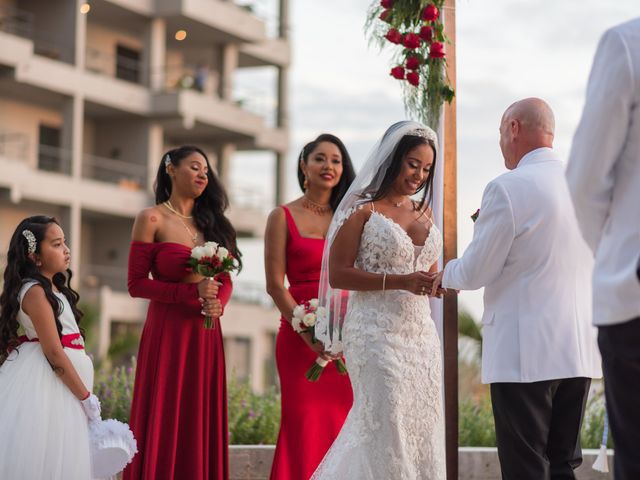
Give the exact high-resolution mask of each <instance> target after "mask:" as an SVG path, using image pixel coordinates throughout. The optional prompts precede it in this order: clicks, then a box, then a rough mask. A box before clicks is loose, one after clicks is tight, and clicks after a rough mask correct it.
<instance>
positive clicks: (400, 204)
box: [389, 197, 407, 208]
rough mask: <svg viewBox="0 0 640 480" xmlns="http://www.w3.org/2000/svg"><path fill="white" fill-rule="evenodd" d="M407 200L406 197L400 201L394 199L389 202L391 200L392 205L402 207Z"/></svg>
mask: <svg viewBox="0 0 640 480" xmlns="http://www.w3.org/2000/svg"><path fill="white" fill-rule="evenodd" d="M406 201H407V198H406V197H405V198H403V199H402V200H400V201H399V202H394V201H393V200H389V202H391V205H393V206H394V207H396V208H400V207H401V206H402V205H404V203H405V202H406Z"/></svg>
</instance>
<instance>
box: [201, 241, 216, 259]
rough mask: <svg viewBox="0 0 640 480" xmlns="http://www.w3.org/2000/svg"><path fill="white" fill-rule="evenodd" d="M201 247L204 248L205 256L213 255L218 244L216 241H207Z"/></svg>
mask: <svg viewBox="0 0 640 480" xmlns="http://www.w3.org/2000/svg"><path fill="white" fill-rule="evenodd" d="M202 248H204V251H205V256H207V257H213V256H214V255H215V254H216V252H217V250H218V244H217V243H216V242H207V243H205V244H204V246H203V247H202Z"/></svg>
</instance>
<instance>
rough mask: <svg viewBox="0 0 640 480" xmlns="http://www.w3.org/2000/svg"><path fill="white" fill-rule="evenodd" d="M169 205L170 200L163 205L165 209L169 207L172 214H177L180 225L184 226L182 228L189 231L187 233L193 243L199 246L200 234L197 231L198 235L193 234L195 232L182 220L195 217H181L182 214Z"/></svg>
mask: <svg viewBox="0 0 640 480" xmlns="http://www.w3.org/2000/svg"><path fill="white" fill-rule="evenodd" d="M167 203H169V201H168V200H167V201H166V202H164V203H163V205H164V206H165V207H167V208H168V209H169V211H170V212H171V213H175V214H176V215H177V216H178V220H180V223H181V224H182V226H183V227H184V229H185V230H186V231H187V233H188V234H189V237H190V238H191V242H192V243H193V244H194V245H197V244H198V232H197V231H196V233H193V232H192V231H191V229H190V228H189V227H188V226H187V224H186V223H184V220H182V218H193V217H192V216H191V217H187V216H185V215H180V214H179V213H178V212H176V211H175V210H174V209H173V208H172V207H170V206H169V205H171V203H169V205H167ZM180 217H182V218H180Z"/></svg>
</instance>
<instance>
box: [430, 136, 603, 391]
mask: <svg viewBox="0 0 640 480" xmlns="http://www.w3.org/2000/svg"><path fill="white" fill-rule="evenodd" d="M592 267H593V259H592V256H591V254H590V252H589V249H588V247H587V245H586V243H585V242H584V240H583V239H582V236H581V234H580V230H579V228H578V224H577V221H576V218H575V214H574V212H573V205H572V203H571V198H570V196H569V191H568V189H567V184H566V180H565V177H564V166H563V164H562V162H560V160H558V158H557V157H556V156H555V154H554V152H553V150H551V149H550V148H539V149H536V150H533V151H532V152H529V153H528V154H527V155H525V156H524V157H523V158H522V159H521V160H520V163H519V164H518V167H517V168H516V169H515V170H512V171H510V172H507V173H505V174H503V175H501V176H499V177H498V178H496V179H495V180H493V181H491V182H490V183H489V184H488V185H487V188H486V189H485V191H484V194H483V197H482V204H481V206H480V215H479V217H478V219H477V221H476V223H475V225H474V230H473V240H472V241H471V244H470V245H469V247H468V248H467V250H466V251H465V252H464V255H463V256H462V257H461V258H459V259H457V260H451V261H450V262H449V263H448V264H447V265H446V267H445V269H444V277H443V283H442V284H443V286H444V287H447V288H456V289H459V290H475V289H478V288H481V287H485V290H484V314H483V316H482V324H483V328H482V335H483V341H482V381H483V382H484V383H494V382H536V381H541V380H552V379H560V378H572V377H590V378H595V377H600V376H601V375H602V372H601V369H600V356H599V353H598V349H597V346H596V338H595V333H596V329H595V328H594V327H593V326H592V325H591V274H592Z"/></svg>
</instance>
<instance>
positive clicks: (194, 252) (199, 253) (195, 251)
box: [191, 246, 206, 260]
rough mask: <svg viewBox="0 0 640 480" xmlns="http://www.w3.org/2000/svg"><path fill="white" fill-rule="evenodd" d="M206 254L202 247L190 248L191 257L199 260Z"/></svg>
mask: <svg viewBox="0 0 640 480" xmlns="http://www.w3.org/2000/svg"><path fill="white" fill-rule="evenodd" d="M205 254H206V252H205V249H204V247H202V246H200V247H193V248H192V249H191V257H192V258H195V259H196V260H200V259H201V258H202V257H204V256H205Z"/></svg>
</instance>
